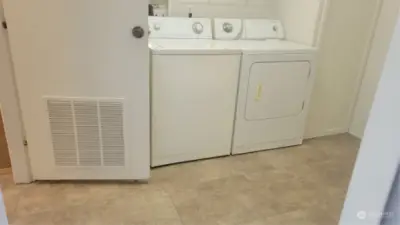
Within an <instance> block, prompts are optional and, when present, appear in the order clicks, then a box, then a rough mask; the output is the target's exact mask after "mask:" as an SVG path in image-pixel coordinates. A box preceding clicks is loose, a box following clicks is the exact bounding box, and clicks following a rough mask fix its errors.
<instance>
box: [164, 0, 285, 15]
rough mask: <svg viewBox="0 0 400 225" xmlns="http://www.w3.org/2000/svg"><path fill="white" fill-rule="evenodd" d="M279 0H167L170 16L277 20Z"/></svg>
mask: <svg viewBox="0 0 400 225" xmlns="http://www.w3.org/2000/svg"><path fill="white" fill-rule="evenodd" d="M278 2H279V0H169V8H170V14H169V15H170V16H188V12H189V8H191V11H192V13H193V17H223V18H224V17H233V18H259V17H260V18H261V17H262V18H271V19H277V18H279V12H278Z"/></svg>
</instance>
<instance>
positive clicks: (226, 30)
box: [214, 18, 242, 40]
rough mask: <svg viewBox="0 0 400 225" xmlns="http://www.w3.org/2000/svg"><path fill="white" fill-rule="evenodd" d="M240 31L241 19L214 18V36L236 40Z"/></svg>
mask: <svg viewBox="0 0 400 225" xmlns="http://www.w3.org/2000/svg"><path fill="white" fill-rule="evenodd" d="M241 32H242V20H241V19H225V18H216V19H214V38H215V39H223V40H236V39H239V38H240V35H241Z"/></svg>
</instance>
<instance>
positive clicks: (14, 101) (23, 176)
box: [0, 0, 33, 183]
mask: <svg viewBox="0 0 400 225" xmlns="http://www.w3.org/2000/svg"><path fill="white" fill-rule="evenodd" d="M0 19H1V20H4V9H3V4H2V0H0ZM0 45H2V47H1V48H0V49H5V51H4V52H0V65H1V66H0V70H1V74H2V76H0V110H1V111H2V116H3V123H4V130H5V134H6V139H7V144H8V150H9V155H10V160H11V166H12V172H13V176H14V182H15V183H30V182H32V181H33V178H32V172H31V167H30V163H29V155H28V149H27V148H26V147H25V146H24V143H23V140H24V129H23V122H22V117H21V109H20V106H19V98H18V91H17V87H16V83H15V77H14V71H13V65H12V60H11V53H10V49H9V44H8V35H7V31H6V30H4V29H3V28H1V31H0Z"/></svg>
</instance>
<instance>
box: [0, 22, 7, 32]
mask: <svg viewBox="0 0 400 225" xmlns="http://www.w3.org/2000/svg"><path fill="white" fill-rule="evenodd" d="M1 26H2V27H3V29H5V30H7V22H6V21H3V22H1Z"/></svg>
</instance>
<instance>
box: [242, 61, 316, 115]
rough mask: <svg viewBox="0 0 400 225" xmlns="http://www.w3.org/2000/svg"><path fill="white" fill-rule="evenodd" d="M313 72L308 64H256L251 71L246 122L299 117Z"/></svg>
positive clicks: (305, 62)
mask: <svg viewBox="0 0 400 225" xmlns="http://www.w3.org/2000/svg"><path fill="white" fill-rule="evenodd" d="M310 71H311V65H310V63H309V62H307V61H298V62H259V63H254V64H253V65H252V66H251V67H250V78H249V86H248V92H247V101H246V115H245V118H246V119H247V120H264V119H273V118H284V117H292V116H297V115H298V114H300V113H301V112H302V110H303V104H304V100H305V97H306V91H307V90H306V89H307V82H308V78H309V75H310Z"/></svg>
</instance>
